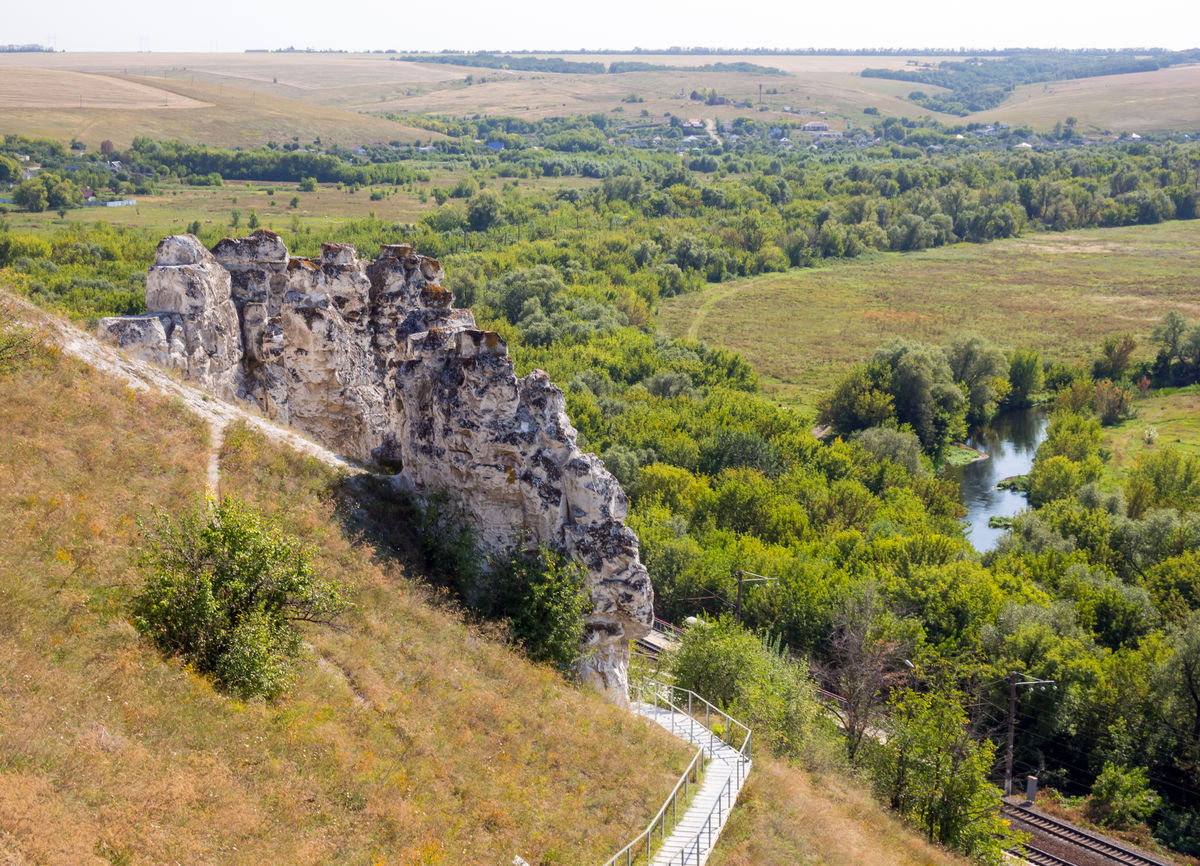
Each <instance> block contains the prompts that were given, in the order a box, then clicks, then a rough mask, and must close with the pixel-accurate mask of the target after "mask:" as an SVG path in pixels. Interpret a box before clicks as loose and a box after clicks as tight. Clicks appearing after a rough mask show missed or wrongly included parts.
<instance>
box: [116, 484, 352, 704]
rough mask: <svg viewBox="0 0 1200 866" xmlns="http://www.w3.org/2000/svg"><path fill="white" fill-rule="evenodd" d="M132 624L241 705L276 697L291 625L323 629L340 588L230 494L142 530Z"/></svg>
mask: <svg viewBox="0 0 1200 866" xmlns="http://www.w3.org/2000/svg"><path fill="white" fill-rule="evenodd" d="M143 536H144V541H143V546H142V548H141V557H140V563H139V564H140V566H141V568H142V570H143V571H144V572H145V573H146V578H145V582H144V584H143V586H142V589H141V591H140V592H139V593H138V595H137V596H136V597H135V598H134V600H133V607H132V613H133V624H134V625H135V626H136V627H137V629H138V631H140V632H142V634H144V635H145V636H146V637H148V638H149V639H150V640H151V641H153V642H154V643H155V645H157V646H158V648H159V649H161V650H162V651H163V652H165V653H167V654H169V655H178V656H181V657H182V658H183V659H185V660H186V661H187V663H188V664H189V665H191V666H192V667H193V668H194V669H195V670H197V671H199V672H200V673H205V674H212V675H213V677H214V678H215V679H216V681H217V682H218V683H219V684H220V685H222V686H223V687H225V688H227V689H229V690H230V691H232V692H234V693H236V694H238V695H241V696H242V697H245V698H252V697H256V696H260V695H261V696H263V697H268V698H274V697H278V696H279V695H280V694H282V693H283V692H285V691H286V690H287V688H288V686H289V685H290V684H291V681H292V679H293V672H292V670H291V667H292V665H293V664H294V662H295V661H296V659H297V658H298V657H299V656H300V645H301V634H300V632H299V630H298V629H297V628H296V625H295V624H296V623H300V622H307V623H322V624H326V625H328V624H330V623H331V622H332V621H333V620H334V619H335V618H336V617H337V616H338V615H339V614H341V613H343V612H345V610H346V607H347V602H346V601H345V600H344V599H343V597H342V596H343V590H342V588H341V587H339V586H337V585H336V584H333V583H328V582H326V581H323V580H321V579H320V578H318V577H317V575H316V574H314V572H313V567H312V562H311V558H312V554H311V552H310V551H308V550H306V549H305V548H304V546H303V545H301V544H300V543H299V542H298V541H297V540H296V539H294V538H289V537H287V536H286V535H284V534H282V533H281V532H280V531H279V530H278V529H277V528H276V527H273V526H271V525H269V524H267V523H265V522H264V521H263V519H262V517H261V516H260V515H259V514H258V513H257V512H256V511H255V510H254V509H252V508H250V507H248V506H247V505H246V504H245V503H243V502H241V501H240V500H238V499H237V498H235V497H233V496H226V497H224V498H223V499H221V500H220V501H219V502H216V501H212V500H205V501H202V502H200V503H198V504H197V505H195V506H194V507H193V508H191V509H190V510H188V511H186V512H184V513H183V514H182V515H180V516H178V517H176V518H173V517H172V516H171V515H170V514H167V513H165V512H157V513H156V514H155V515H154V519H153V521H152V522H151V523H150V525H149V526H146V527H143Z"/></svg>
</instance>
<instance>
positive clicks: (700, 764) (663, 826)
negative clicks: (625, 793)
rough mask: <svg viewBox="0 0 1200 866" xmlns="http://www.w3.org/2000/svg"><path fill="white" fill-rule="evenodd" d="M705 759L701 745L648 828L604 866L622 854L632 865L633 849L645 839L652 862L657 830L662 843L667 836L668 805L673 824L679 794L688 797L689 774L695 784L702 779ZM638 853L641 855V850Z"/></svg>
mask: <svg viewBox="0 0 1200 866" xmlns="http://www.w3.org/2000/svg"><path fill="white" fill-rule="evenodd" d="M704 761H705V756H704V748H703V747H701V748H699V749H697V750H696V754H695V755H694V756H693V757H692V762H691V763H690V764H688V766H687V769H686V770H684V771H683V775H682V776H680V777H679V781H678V782H676V783H675V788H674V789H673V790H672V791H671V793H670V795H669V796H668V797H667V799H666V800H665V801H664V802H663V804H662V808H661V809H659V810H658V814H657V815H655V816H654V817H653V818H652V819H650V823H649V824H648V825H647V826H646V829H645V830H643V831H642V832H641V833H639V834H638V835H636V836H634V837H633V840H632V841H631V842H630V843H629V844H628V845H626V846H625V847H624V848H622V849H621V850H620V851H618V852H617V853H616V854H614V855H613V856H612V858H611V859H609V860H608V862H606V863H605V864H604V866H615V864H616V862H617V860H619V859H620V857H621V855H622V854H624V855H625V866H630V864H632V863H633V850H634V848H640V847H641V842H642V840H643V839H644V840H645V842H646V862H647V863H649V862H650V850H651V845H652V844H653V841H654V833H655V831H656V830H657V831H658V839H659V842H660V843H661V842H662V841H663V840H664V839H666V838H667V807H668V806H670V807H671V822H672V826H673V825H674V824H677V823H678V822H679V799H678V798H679V794H680V792H681V791H682V793H683V796H684V797H687V791H688V777H689V776H690V777H691V781H692V783H693V784H695V783H697V782H699V781H700V772H701V770H702V769H703V768H704ZM693 771H695V772H694V773H693ZM638 854H639V856H640V854H641V852H640V851H639V852H638Z"/></svg>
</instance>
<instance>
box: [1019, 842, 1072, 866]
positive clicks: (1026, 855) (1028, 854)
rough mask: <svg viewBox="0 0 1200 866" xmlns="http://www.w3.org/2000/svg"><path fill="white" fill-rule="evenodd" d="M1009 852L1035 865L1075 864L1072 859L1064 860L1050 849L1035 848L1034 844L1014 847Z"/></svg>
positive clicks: (1070, 865) (1069, 865)
mask: <svg viewBox="0 0 1200 866" xmlns="http://www.w3.org/2000/svg"><path fill="white" fill-rule="evenodd" d="M1009 853H1010V854H1012V855H1013V856H1014V857H1017V858H1019V859H1021V860H1024V861H1025V862H1026V863H1032V864H1034V866H1075V864H1074V863H1072V862H1071V861H1070V860H1064V859H1063V858H1061V857H1059V856H1057V855H1055V854H1051V853H1050V852H1049V851H1043V850H1042V849H1041V848H1034V847H1033V846H1032V845H1026V846H1025V847H1024V848H1013V849H1012V850H1011V851H1009Z"/></svg>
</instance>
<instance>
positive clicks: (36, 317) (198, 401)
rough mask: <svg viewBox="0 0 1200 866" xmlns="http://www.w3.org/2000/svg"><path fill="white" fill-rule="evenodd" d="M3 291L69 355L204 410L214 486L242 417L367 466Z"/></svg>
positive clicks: (283, 438)
mask: <svg viewBox="0 0 1200 866" xmlns="http://www.w3.org/2000/svg"><path fill="white" fill-rule="evenodd" d="M0 297H3V298H6V299H7V300H9V301H10V302H11V303H12V305H13V309H14V312H15V313H16V315H17V318H18V319H20V320H21V321H22V322H23V323H24V324H26V325H27V326H29V327H31V328H33V329H34V330H35V331H37V332H38V333H39V334H40V335H42V336H43V338H44V339H45V340H46V342H48V343H50V344H51V345H54V346H57V347H58V348H59V349H61V350H62V351H63V352H64V353H66V354H67V355H70V356H72V357H74V358H78V359H79V360H81V361H83V362H84V363H85V364H87V365H88V366H89V367H92V368H94V369H96V370H98V371H100V372H102V373H105V374H107V375H110V376H113V377H115V378H116V379H118V380H120V381H122V382H124V383H125V384H127V385H128V386H129V387H130V388H133V389H135V390H139V391H143V390H144V391H150V392H152V393H156V394H163V395H166V396H168V397H174V398H176V399H178V400H181V401H182V402H183V404H184V405H185V406H187V407H188V408H189V409H190V410H192V411H193V412H194V413H196V414H197V415H199V416H200V418H202V419H203V420H204V421H205V422H206V423H207V424H208V425H209V429H210V430H211V431H212V453H211V454H210V456H209V464H208V472H207V476H206V477H207V484H208V487H209V489H210V490H212V491H214V492H215V491H216V489H217V484H218V482H219V480H220V476H219V472H220V465H219V462H218V459H217V454H218V452H219V451H220V448H221V442H222V441H223V439H224V433H225V428H226V427H228V426H229V424H230V423H232V422H234V421H242V422H244V423H246V424H248V425H249V426H251V427H253V428H254V429H256V430H258V431H260V432H261V433H262V434H263V435H264V436H266V437H267V438H268V439H270V440H271V441H273V442H278V443H281V444H284V445H287V446H288V447H290V448H293V449H295V450H296V451H299V452H300V453H301V454H305V455H308V456H310V457H315V458H316V459H318V460H320V461H321V462H322V463H326V464H328V465H330V466H336V467H338V468H339V469H346V470H348V471H351V472H355V473H357V472H361V471H363V470H362V469H361V468H360V467H359V466H357V465H355V464H354V463H352V462H351V461H349V460H347V459H346V458H344V457H342V456H340V455H338V454H334V453H333V452H332V451H330V450H329V449H328V448H324V447H322V446H321V445H318V444H316V443H315V442H313V441H311V440H309V439H306V438H304V437H303V436H301V435H300V434H299V433H297V432H296V431H295V430H292V429H290V428H288V427H284V426H282V425H280V424H276V423H275V422H273V421H270V420H268V419H266V418H264V417H263V416H262V415H260V414H258V413H257V412H256V411H255V410H254V409H253V408H252V407H250V406H246V405H239V404H234V403H226V402H224V401H223V400H219V399H217V398H216V397H214V396H212V395H211V394H209V393H208V392H206V391H204V390H203V389H201V388H198V387H196V386H195V385H192V384H189V383H188V382H185V381H182V380H180V379H178V378H176V375H175V374H173V373H172V372H170V371H168V370H165V369H163V368H162V367H159V366H158V365H157V364H152V363H150V362H149V361H143V360H141V359H139V358H132V357H130V356H128V355H126V354H125V353H124V352H122V351H121V350H119V349H117V348H116V347H115V346H111V345H109V344H107V343H102V342H101V341H100V340H97V339H96V338H95V337H94V336H92V335H91V334H88V333H86V332H85V331H83V330H81V329H79V328H77V327H76V326H75V325H72V324H70V323H68V322H65V321H63V320H62V319H60V318H58V317H57V316H54V315H53V314H51V313H47V312H46V311H45V310H42V309H40V308H38V307H36V306H34V305H33V304H31V303H30V302H28V301H26V300H25V299H23V298H18V297H14V296H13V295H10V294H8V293H0Z"/></svg>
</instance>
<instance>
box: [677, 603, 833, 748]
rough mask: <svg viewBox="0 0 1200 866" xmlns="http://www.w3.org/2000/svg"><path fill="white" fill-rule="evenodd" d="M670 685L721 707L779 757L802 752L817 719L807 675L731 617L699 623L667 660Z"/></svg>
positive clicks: (772, 644)
mask: <svg viewBox="0 0 1200 866" xmlns="http://www.w3.org/2000/svg"><path fill="white" fill-rule="evenodd" d="M667 667H668V669H669V670H670V672H671V676H672V677H673V678H674V682H675V684H676V685H678V686H679V687H681V688H685V689H691V690H692V691H694V692H695V693H696V694H698V695H700V696H701V697H703V698H704V699H705V700H708V701H711V702H712V703H714V704H716V705H718V706H720V707H722V708H724V709H725V710H726V712H728V713H730V714H731V715H732V716H733V717H734V718H736V719H738V721H740V722H742V723H743V724H745V725H747V726H748V727H750V728H751V729H752V730H753V731H754V742H755V743H756V744H762V745H765V746H766V747H767V748H768V749H770V750H771V751H772V752H774V753H775V754H778V755H790V756H798V755H800V754H801V753H802V752H803V751H804V747H805V745H807V743H808V741H809V739H810V737H811V735H812V732H813V726H814V725H815V724H816V720H817V699H816V692H815V689H814V687H813V684H812V681H811V680H810V679H809V677H808V674H807V673H806V672H805V671H804V670H803V669H802V668H801V667H800V666H799V665H797V664H796V663H795V662H793V661H792V660H791V659H789V658H788V657H787V654H786V652H784V651H783V650H782V648H781V647H780V646H779V644H778V643H777V642H776V643H772V642H771V641H770V640H767V639H764V638H762V637H760V636H758V635H756V634H754V633H753V632H751V631H748V630H747V629H745V628H743V627H742V626H740V625H738V623H737V622H736V621H735V620H734V619H733V618H732V617H727V616H726V617H722V618H721V619H719V620H717V621H716V622H711V623H710V622H703V621H702V622H698V623H696V624H694V625H692V626H690V627H689V628H688V629H687V631H686V632H685V633H684V636H683V640H682V642H681V643H680V646H679V648H678V649H677V650H675V651H674V652H672V653H671V655H670V657H669V658H668V659H667Z"/></svg>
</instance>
